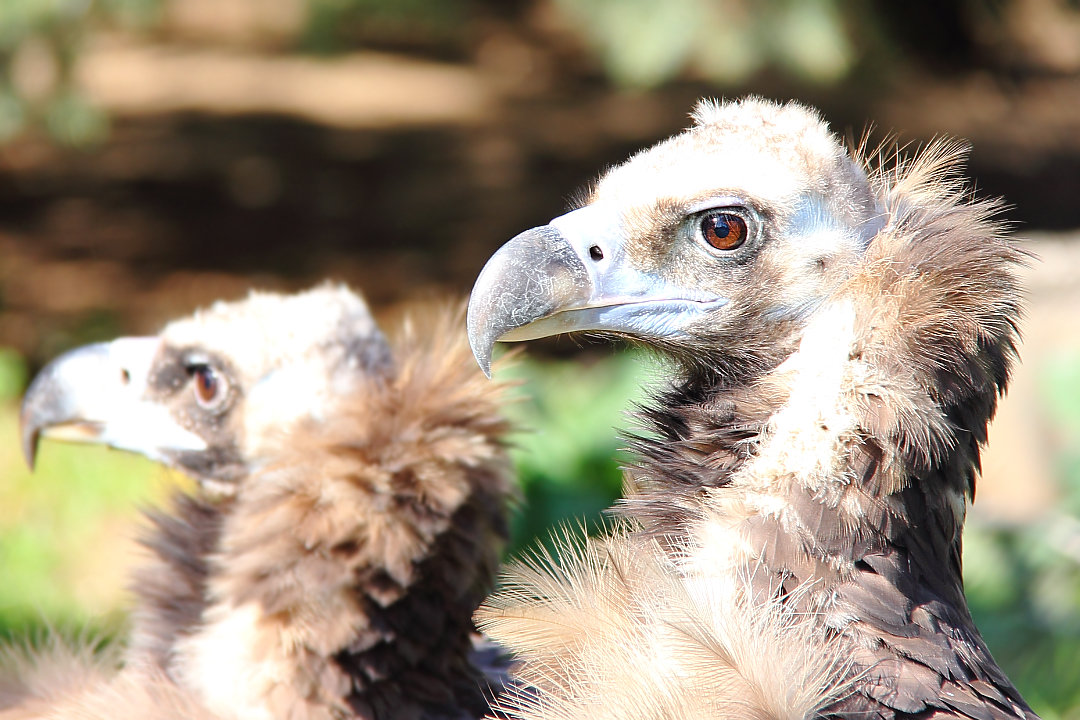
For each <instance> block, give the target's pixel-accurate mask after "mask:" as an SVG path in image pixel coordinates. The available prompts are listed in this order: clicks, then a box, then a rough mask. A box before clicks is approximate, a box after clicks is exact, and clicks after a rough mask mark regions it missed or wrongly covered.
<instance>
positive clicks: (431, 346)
mask: <svg viewBox="0 0 1080 720" xmlns="http://www.w3.org/2000/svg"><path fill="white" fill-rule="evenodd" d="M462 315H463V313H462V312H461V311H460V309H458V310H451V311H443V312H440V313H438V314H434V315H432V316H430V317H427V318H426V319H414V320H410V321H407V322H405V323H404V324H403V326H402V328H401V329H400V332H399V333H398V337H397V338H395V339H394V340H393V341H391V342H388V341H387V340H386V338H385V337H384V336H383V334H382V333H381V332H380V331H379V329H378V328H377V327H376V325H375V323H374V321H373V320H372V317H371V315H370V313H369V311H368V309H367V306H366V305H365V303H364V302H363V300H361V299H360V298H359V297H357V296H356V295H354V294H352V293H351V292H349V291H348V290H346V289H345V288H343V287H331V286H323V287H320V288H317V289H315V290H312V291H309V292H306V293H303V294H299V295H295V296H280V295H273V294H258V293H256V294H252V295H251V296H250V297H249V298H247V299H246V300H244V301H242V302H236V303H218V304H215V305H214V306H212V307H211V308H209V309H208V310H205V311H201V312H197V313H196V314H195V315H194V316H192V317H190V318H187V319H184V320H179V321H176V322H173V323H171V324H170V325H168V326H167V327H166V328H165V329H164V331H163V332H162V333H161V335H159V336H157V337H152V338H122V339H119V340H115V341H113V342H111V343H103V344H98V345H91V346H88V347H84V348H81V349H78V350H74V351H72V352H70V353H68V354H66V355H64V356H62V357H60V358H58V359H56V360H55V361H53V362H52V363H51V364H50V365H48V366H47V367H46V368H45V369H44V370H42V372H41V374H40V375H39V376H38V377H37V378H36V379H35V380H34V382H33V384H32V385H31V387H30V389H29V390H28V392H27V395H26V398H25V400H24V405H23V417H22V421H23V433H24V439H25V445H26V452H27V456H28V457H30V458H33V456H34V453H35V448H36V444H37V439H38V436H39V435H40V434H47V435H53V436H56V437H61V438H69V439H81V440H90V441H95V442H101V443H107V444H109V445H112V446H114V447H118V448H124V449H127V450H131V451H134V452H139V453H143V454H145V455H147V456H149V457H151V458H154V459H156V460H158V461H160V462H163V463H165V464H168V465H171V466H174V467H177V468H180V469H182V470H184V471H186V472H188V473H190V474H191V475H192V476H193V477H195V478H196V479H197V480H198V483H199V492H198V493H197V494H196V495H195V496H188V495H184V494H180V495H178V496H177V497H176V498H175V501H174V505H173V511H172V512H171V513H170V514H163V513H154V514H152V515H151V520H152V531H151V534H150V536H149V538H148V539H147V541H146V545H147V547H148V548H149V549H150V551H151V558H150V561H149V563H148V564H147V565H146V566H144V567H142V568H140V569H139V571H138V572H137V574H136V576H135V582H134V591H135V593H136V596H137V605H136V612H135V617H134V632H133V635H132V638H131V641H130V644H129V647H128V648H127V650H126V653H125V657H124V658H123V668H124V669H123V671H122V672H121V673H120V674H119V675H118V676H116V678H114V679H113V680H111V682H109V683H103V682H102V681H101V675H102V674H103V670H102V668H101V664H100V663H98V664H97V665H91V666H88V667H84V668H83V669H79V665H78V661H79V660H80V658H79V657H78V655H79V653H76V655H75V656H74V657H66V658H65V657H63V656H62V655H61V656H60V657H59V659H57V658H51V657H44V658H33V659H32V660H31V661H30V662H24V663H23V667H22V668H21V670H22V673H21V674H22V677H21V678H20V680H21V681H22V684H21V685H20V686H19V687H21V688H22V689H21V691H18V692H15V693H13V694H14V695H16V696H19V695H21V697H18V698H17V699H18V700H20V701H21V703H22V704H21V706H20V707H18V708H15V709H14V710H11V711H9V712H10V713H11V715H10V716H12V717H23V716H39V715H45V716H56V717H68V716H71V715H76V716H88V717H116V716H118V715H120V716H125V717H127V716H130V717H145V716H151V717H162V716H167V717H192V716H202V715H213V716H216V717H221V718H331V717H333V718H342V717H363V718H390V717H392V718H435V717H438V718H449V717H477V716H479V715H481V714H483V713H484V712H486V710H487V700H486V697H485V695H486V693H488V692H489V690H490V688H491V686H492V684H493V682H497V680H495V681H493V680H492V679H491V678H485V677H484V676H483V675H482V673H481V670H480V669H479V668H478V666H477V664H478V663H482V662H483V659H482V657H481V656H484V655H492V653H491V652H490V651H489V649H487V648H479V649H476V648H474V647H473V637H474V636H475V631H474V629H473V625H472V621H471V615H472V612H473V611H474V610H475V608H476V606H477V605H478V604H479V602H480V601H481V599H482V598H483V596H484V594H485V593H486V592H487V591H488V590H489V589H490V585H491V581H492V579H493V576H494V572H495V568H496V567H497V563H498V557H499V552H500V548H501V546H502V544H503V542H504V540H505V539H506V536H507V527H506V504H507V499H508V496H509V493H510V484H509V479H508V478H509V466H508V463H507V459H506V456H505V453H504V446H503V436H504V434H505V433H506V432H507V430H508V426H507V424H506V423H505V422H504V420H503V419H502V418H501V417H500V415H499V414H498V411H497V408H498V404H499V402H500V396H501V389H500V388H499V387H496V386H491V385H490V384H489V383H487V382H486V381H485V380H484V378H483V377H482V376H481V374H480V373H479V372H478V371H477V370H476V367H475V365H474V364H473V363H472V360H471V358H470V356H469V350H468V345H467V343H466V341H465V333H464V332H463V329H462V320H463V317H462ZM83 655H89V653H83ZM102 662H105V663H107V662H108V658H106V659H105V660H103V661H102ZM73 668H74V669H73ZM492 668H493V669H495V666H494V665H492ZM107 669H111V668H107ZM51 672H52V673H56V674H61V673H67V674H68V677H66V678H58V677H55V676H53V677H50V675H49V673H51ZM65 681H66V682H65ZM9 694H11V693H9ZM8 702H9V703H10V702H11V700H10V699H9V701H8ZM2 716H4V715H3V714H2V713H0V717H2Z"/></svg>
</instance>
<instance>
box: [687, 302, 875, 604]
mask: <svg viewBox="0 0 1080 720" xmlns="http://www.w3.org/2000/svg"><path fill="white" fill-rule="evenodd" d="M855 339H856V338H855V308H854V305H853V303H852V302H851V301H850V300H849V299H840V300H836V301H833V302H831V303H829V304H827V305H824V306H822V307H821V308H820V309H819V310H818V311H817V312H816V313H815V314H814V316H813V318H812V319H811V320H810V321H809V323H808V324H807V326H806V328H805V331H804V333H803V337H802V340H801V342H800V343H799V347H798V349H797V350H796V351H795V352H794V353H792V354H791V356H790V357H789V358H788V359H787V360H785V361H784V362H783V363H781V364H780V365H779V366H777V367H776V369H775V370H773V371H772V372H770V373H768V374H767V375H766V376H764V377H763V378H761V379H760V380H758V381H757V383H758V384H759V386H760V387H759V388H758V389H759V390H760V391H761V392H767V393H769V394H775V395H779V396H782V397H785V398H786V399H785V400H784V402H783V404H782V405H781V406H780V407H779V409H778V410H777V411H776V412H775V413H773V415H772V416H771V417H770V418H769V421H768V423H767V424H766V427H765V429H764V431H763V432H762V433H761V434H760V435H759V436H758V437H757V438H755V439H754V440H753V441H752V442H753V444H754V446H755V448H754V449H755V452H754V453H753V455H752V456H751V457H750V458H749V459H748V460H747V461H746V462H745V463H744V464H743V465H742V467H740V468H739V469H738V470H736V471H735V472H734V473H733V474H732V476H731V478H730V482H729V483H728V484H725V485H724V486H722V487H716V488H710V489H708V490H706V496H705V500H704V505H705V512H704V513H703V514H702V517H701V518H700V519H699V520H698V521H697V523H696V525H695V526H692V527H691V528H690V531H689V537H690V542H689V543H688V547H687V553H686V556H685V557H684V558H683V559H682V566H683V570H684V572H686V573H687V576H688V577H697V578H700V580H701V582H703V583H707V584H709V585H711V586H713V587H715V586H716V585H717V584H718V583H720V584H722V583H730V582H732V580H733V579H734V578H735V577H737V576H741V577H744V578H745V577H747V576H748V574H753V572H754V571H755V570H756V569H757V567H758V566H759V565H760V564H761V562H762V555H763V551H764V550H765V548H763V547H755V545H754V541H753V540H752V538H751V537H750V534H749V530H748V521H750V520H752V519H753V518H755V517H767V518H770V519H773V520H775V521H776V522H778V524H779V527H780V528H781V530H782V531H785V532H790V533H792V534H796V533H797V532H798V530H799V519H798V515H797V513H796V512H795V510H794V509H793V508H792V506H791V498H792V497H793V496H795V495H799V496H806V495H807V494H809V495H811V496H813V497H814V499H815V500H816V501H818V502H821V503H823V504H824V505H826V506H829V507H832V508H838V509H839V511H840V514H841V516H842V517H844V518H845V519H848V520H849V521H850V522H851V523H852V525H854V524H857V522H858V518H859V516H860V515H861V510H860V509H859V505H858V503H857V502H856V500H857V498H856V495H857V489H855V488H854V487H853V485H852V481H853V477H852V473H851V469H850V467H849V465H848V458H849V454H850V453H849V450H850V447H851V444H852V443H853V442H856V441H857V439H858V412H857V408H858V397H857V388H858V387H859V386H860V385H861V383H860V380H861V378H862V377H864V376H865V372H866V369H865V367H864V366H863V364H862V363H861V362H860V361H857V360H853V359H852V348H853V344H854V342H855ZM851 490H856V492H851ZM742 584H743V585H745V583H742Z"/></svg>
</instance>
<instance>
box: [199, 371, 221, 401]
mask: <svg viewBox="0 0 1080 720" xmlns="http://www.w3.org/2000/svg"><path fill="white" fill-rule="evenodd" d="M195 382H196V383H197V384H198V388H196V390H197V392H198V393H199V397H200V398H202V399H203V400H212V399H213V398H214V395H216V394H217V378H216V377H214V371H213V370H211V369H210V368H208V367H201V368H199V369H198V370H196V371H195Z"/></svg>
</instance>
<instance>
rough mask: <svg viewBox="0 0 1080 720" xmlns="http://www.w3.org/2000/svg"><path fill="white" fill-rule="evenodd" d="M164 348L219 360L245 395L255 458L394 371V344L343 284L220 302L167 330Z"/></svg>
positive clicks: (249, 447) (244, 418)
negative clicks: (360, 386)
mask: <svg viewBox="0 0 1080 720" xmlns="http://www.w3.org/2000/svg"><path fill="white" fill-rule="evenodd" d="M161 338H162V340H163V342H164V345H165V347H166V348H168V349H170V350H171V351H172V352H174V353H176V354H178V355H181V356H185V357H186V358H187V361H188V362H193V361H194V360H197V359H199V356H200V354H201V356H202V357H203V358H205V359H206V360H207V361H210V362H213V363H219V364H220V368H221V372H222V373H224V374H226V375H227V378H226V379H227V381H228V382H230V383H231V384H233V385H235V386H236V388H237V390H238V391H239V394H240V395H241V397H240V398H238V401H237V402H239V403H242V406H241V407H240V408H239V413H238V415H239V417H238V418H237V422H236V424H235V426H234V427H235V432H236V434H237V438H236V441H237V443H238V445H239V453H240V455H241V456H243V457H244V458H246V459H248V460H249V461H251V460H254V459H256V458H259V457H261V456H262V455H263V454H264V453H265V452H266V451H267V450H269V449H270V448H269V447H268V446H267V443H268V442H270V436H272V435H273V434H274V433H275V432H276V431H277V430H279V429H280V428H282V427H287V426H288V425H289V424H290V423H293V422H297V421H303V420H305V419H310V420H314V421H319V420H321V419H323V418H324V417H326V416H327V415H329V414H332V413H333V411H334V405H335V402H336V398H337V397H339V396H342V395H347V394H348V393H349V391H350V390H351V389H352V388H353V387H354V386H355V385H356V384H357V383H358V382H362V381H364V380H365V379H366V378H367V377H369V376H375V377H379V376H382V375H385V374H386V373H388V372H389V371H390V368H391V363H392V358H391V355H390V348H389V345H388V344H387V342H386V338H385V337H384V336H383V334H382V331H380V330H379V328H378V327H377V326H376V324H375V320H374V318H373V317H372V316H371V312H370V310H368V307H367V304H366V303H365V302H364V300H363V299H362V298H361V297H360V296H359V295H357V294H355V293H353V292H352V291H350V290H349V289H348V288H346V287H345V286H343V285H330V284H326V285H322V286H319V287H317V288H314V289H312V290H309V291H307V292H303V293H297V294H292V295H282V294H278V293H269V292H252V293H251V294H250V295H249V296H248V297H247V298H245V299H243V300H240V301H235V302H221V301H219V302H216V303H214V304H213V305H211V306H210V307H208V308H206V309H203V310H199V311H197V312H196V313H195V314H194V315H192V316H191V317H189V318H184V319H182V320H177V321H175V322H172V323H169V324H168V325H167V326H166V327H165V328H164V330H163V331H162V333H161Z"/></svg>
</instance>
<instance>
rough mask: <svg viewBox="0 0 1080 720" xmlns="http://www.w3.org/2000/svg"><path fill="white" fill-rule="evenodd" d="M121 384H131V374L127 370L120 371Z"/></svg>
mask: <svg viewBox="0 0 1080 720" xmlns="http://www.w3.org/2000/svg"><path fill="white" fill-rule="evenodd" d="M120 382H122V383H123V384H125V385H127V384H128V383H130V382H131V373H130V372H128V370H127V368H124V369H123V370H121V371H120Z"/></svg>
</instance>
